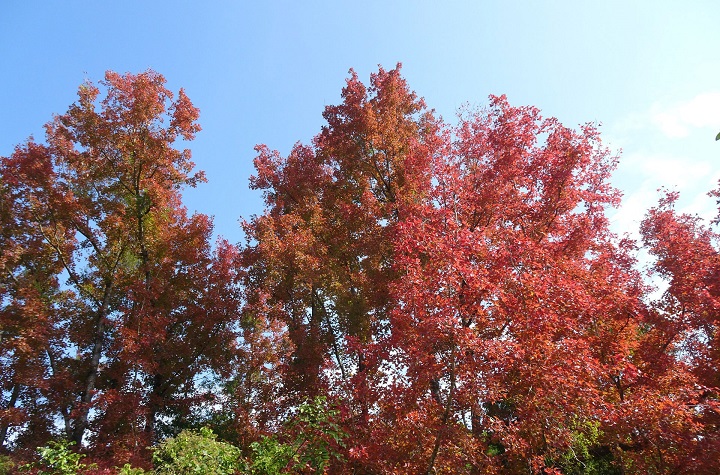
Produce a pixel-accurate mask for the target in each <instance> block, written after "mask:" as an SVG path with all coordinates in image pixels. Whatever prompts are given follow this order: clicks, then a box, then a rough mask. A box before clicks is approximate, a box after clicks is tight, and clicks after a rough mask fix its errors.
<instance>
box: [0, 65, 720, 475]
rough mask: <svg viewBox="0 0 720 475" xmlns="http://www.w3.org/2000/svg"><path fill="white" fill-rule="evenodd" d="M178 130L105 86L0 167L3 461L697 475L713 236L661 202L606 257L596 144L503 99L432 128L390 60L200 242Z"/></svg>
mask: <svg viewBox="0 0 720 475" xmlns="http://www.w3.org/2000/svg"><path fill="white" fill-rule="evenodd" d="M198 114H199V113H198V109H197V108H195V107H194V106H193V104H192V103H191V101H190V99H189V98H188V97H187V96H186V95H185V93H184V92H183V90H180V91H179V92H178V93H177V94H176V95H175V94H173V93H172V92H171V91H169V90H168V89H167V88H166V87H165V80H164V78H163V77H162V76H161V75H160V74H158V73H155V72H153V71H147V72H144V73H140V74H137V75H133V74H126V75H120V74H117V73H113V72H108V73H107V75H106V77H105V80H104V81H102V82H101V83H100V84H98V85H95V84H92V83H86V84H83V85H81V86H80V88H79V91H78V100H77V102H76V103H74V104H73V105H71V106H70V108H69V109H68V111H67V112H66V113H65V114H63V115H59V116H57V117H55V118H54V119H53V120H52V121H51V122H49V123H48V124H47V125H46V138H45V142H44V143H38V142H35V141H34V140H33V139H30V140H28V141H27V142H25V143H23V144H21V145H18V146H17V147H16V149H15V151H14V153H13V154H12V155H11V156H9V157H2V159H1V160H0V195H1V198H2V201H1V202H0V220H1V221H2V227H1V231H0V251H1V252H2V254H1V255H0V268H1V269H2V274H1V275H0V387H1V388H2V394H1V396H2V397H1V399H0V444H1V445H2V449H3V451H5V452H7V453H9V454H10V455H11V456H12V457H13V458H15V459H17V460H18V461H23V460H29V459H31V458H32V453H33V451H35V450H36V448H37V447H40V446H44V445H47V444H48V443H55V442H52V441H53V440H57V439H67V440H69V441H71V442H73V443H74V444H76V445H75V447H76V449H77V450H80V451H81V452H83V453H86V454H87V455H88V457H89V459H88V460H89V461H91V462H95V463H96V464H98V466H101V467H106V468H107V469H108V470H110V467H119V466H122V465H123V464H126V463H131V464H133V465H135V466H137V467H140V468H142V467H145V468H148V467H150V465H151V463H152V457H153V455H152V451H151V450H148V448H149V447H156V448H155V449H154V450H156V459H157V457H158V456H157V453H159V452H157V450H160V449H158V447H161V448H162V450H165V449H166V448H167V447H170V446H173V445H171V444H170V442H167V441H171V440H176V441H181V440H182V441H183V442H182V444H185V445H187V444H196V445H197V444H200V445H198V447H205V446H207V447H213V448H212V450H217V451H219V452H218V453H221V454H231V455H232V456H230V455H227V456H225V455H223V462H222V463H223V464H224V465H223V468H222V473H230V472H229V471H232V470H233V469H232V467H231V466H230V465H227V464H232V463H235V464H236V468H235V470H237V471H238V472H242V471H247V473H265V472H262V470H266V471H267V470H270V468H267V467H275V468H273V469H272V470H275V472H273V473H300V472H307V473H317V472H318V471H324V472H325V473H367V474H380V473H412V474H417V473H422V474H425V473H427V474H432V473H468V474H476V473H478V474H479V473H518V474H520V473H567V474H571V473H573V474H574V473H609V474H615V473H617V474H620V473H668V474H669V473H695V474H703V473H706V474H713V473H717V472H718V471H720V465H719V464H720V462H718V458H717V457H713V456H710V454H717V453H720V433H719V431H718V424H720V402H719V401H718V388H720V370H719V369H718V368H720V335H719V333H718V323H719V322H718V315H719V311H720V300H719V299H720V264H719V263H720V252H719V249H720V248H719V247H718V242H719V240H718V238H719V237H720V236H718V234H717V233H716V232H715V231H713V230H712V229H713V228H712V224H705V223H703V222H702V221H701V220H700V219H699V218H697V217H694V216H689V215H684V214H680V213H677V212H676V211H675V209H674V203H675V201H676V200H677V195H676V194H673V193H669V194H667V195H666V196H664V197H662V198H661V199H660V201H659V203H658V205H657V206H656V207H654V208H652V209H650V210H649V211H648V213H647V215H646V219H645V220H644V221H643V223H642V226H641V235H642V240H641V241H640V242H634V241H633V240H631V239H629V238H627V237H624V236H617V235H615V234H613V233H612V232H611V230H610V228H609V220H608V211H609V210H610V209H612V208H614V207H617V206H619V204H620V199H621V196H620V193H619V192H618V191H617V190H616V189H615V188H613V186H612V185H611V183H610V178H611V173H612V172H613V171H614V169H615V167H616V164H617V161H618V157H617V156H615V155H614V154H613V153H612V152H611V151H610V150H608V149H607V148H606V147H605V146H603V144H602V140H601V136H600V133H599V131H598V129H597V127H595V126H594V125H592V124H585V125H582V126H580V127H578V128H577V129H572V128H568V127H566V126H564V125H563V124H561V123H560V122H559V121H558V120H557V119H554V118H546V117H543V116H542V114H541V112H540V111H539V110H538V109H537V108H534V107H517V106H512V105H510V103H509V102H508V100H507V98H506V97H505V96H491V97H490V99H489V104H488V105H487V106H486V107H484V108H477V109H473V108H466V109H465V110H463V111H461V114H460V115H459V119H458V123H457V124H455V125H450V124H447V123H445V122H444V121H443V120H442V119H441V118H439V117H437V116H436V115H435V113H434V112H433V111H432V110H431V109H428V108H427V106H426V105H425V103H424V101H423V99H421V98H420V97H418V96H417V95H416V94H415V93H414V92H413V91H412V90H411V89H410V88H409V86H408V85H407V83H406V81H405V79H404V78H403V77H402V75H401V74H400V65H398V66H397V67H396V68H395V69H391V70H385V69H383V68H380V69H379V70H378V72H376V73H375V74H373V75H371V78H370V82H369V83H368V84H367V85H366V84H364V83H363V82H362V81H361V80H360V79H359V78H358V76H357V75H356V74H355V73H354V72H353V71H352V70H351V72H350V77H349V78H348V79H347V82H346V85H345V87H344V88H343V90H342V100H341V103H340V104H338V105H334V106H328V107H326V109H325V112H324V114H323V117H324V118H325V120H326V122H327V124H326V125H325V126H324V127H323V128H322V129H321V131H320V132H319V133H318V135H316V136H315V138H314V139H313V140H312V143H311V144H301V143H298V144H297V145H295V146H294V147H293V149H292V150H291V151H290V153H289V154H288V155H287V156H282V155H281V154H280V153H279V152H277V151H274V150H272V149H271V148H270V147H268V146H265V145H259V146H258V147H257V148H256V151H257V156H256V158H255V168H256V173H255V175H254V176H253V177H251V179H250V186H251V188H253V189H256V190H262V192H263V196H264V202H265V209H264V211H263V212H262V213H261V214H259V215H257V216H253V217H252V218H250V219H249V220H247V221H244V222H243V224H242V225H243V229H244V231H245V235H246V241H245V242H244V243H237V244H231V243H228V242H226V241H224V240H222V239H220V240H218V241H217V242H216V243H215V244H213V243H212V242H211V234H212V219H211V218H210V217H209V216H205V215H201V214H194V215H189V213H188V211H187V209H186V208H185V207H184V205H183V204H182V195H181V193H182V190H183V188H184V187H187V186H196V185H197V184H199V183H201V182H203V181H205V180H204V175H203V174H202V172H197V171H195V170H194V166H195V165H194V163H193V162H192V161H191V154H190V151H189V150H186V149H184V150H181V149H179V148H176V147H177V146H178V144H182V143H185V142H188V141H190V140H192V139H193V137H194V135H195V134H196V133H197V132H198V131H199V130H200V127H199V125H198V124H197V119H198ZM712 194H713V195H714V196H716V197H718V196H720V188H718V190H715V191H713V192H712ZM718 220H720V216H719V217H718ZM639 249H645V250H647V251H648V252H649V253H650V255H651V256H653V257H654V260H653V264H652V268H651V271H652V272H653V273H654V274H653V275H654V276H655V279H656V281H658V280H664V281H665V282H666V283H667V286H666V287H664V288H665V289H666V290H665V291H664V292H663V293H662V295H661V296H660V297H659V298H656V297H655V295H656V294H655V293H654V291H655V289H654V287H653V286H652V285H651V283H650V281H649V280H648V279H647V278H646V276H645V275H644V274H643V269H642V267H641V266H640V265H639V264H638V263H637V261H636V258H635V256H636V255H637V252H638V250H639ZM311 401H315V402H314V403H311ZM318 401H319V402H318ZM319 406H325V409H323V408H322V407H319ZM330 408H331V409H330ZM201 427H205V429H202V430H201V431H200V432H199V433H197V432H182V431H184V430H186V429H188V430H192V429H197V430H200V428H201ZM207 427H209V428H211V429H212V431H214V433H213V432H211V431H210V429H206V428H207ZM203 431H204V432H203ZM181 433H182V434H184V435H182V436H180V435H179V434H181ZM188 434H189V435H188ZM198 434H205V435H207V434H211V437H209V438H207V440H205V439H202V437H201V436H200V435H198ZM216 434H217V436H219V437H220V439H221V440H222V441H223V442H215V437H216ZM168 437H171V439H167V438H168ZM172 437H178V438H175V439H172ZM166 439H167V441H166V442H162V441H163V440H166ZM188 441H190V442H188ZM173 443H174V442H173ZM177 443H178V444H179V443H180V442H177ZM157 444H160V445H157ZM182 444H181V446H183V447H184V446H185V445H182ZM208 444H209V445H208ZM213 444H221V445H217V446H216V445H213ZM223 444H224V445H223ZM233 446H234V447H233ZM63 447H65V446H63ZM215 447H217V448H215ZM183 450H185V449H183ZM187 450H189V452H188V453H189V454H193V453H196V452H197V453H199V452H198V450H200V449H198V448H197V447H194V446H193V447H190V448H188V449H187ZM193 450H194V451H195V452H193ZM203 450H205V449H203ZM208 450H210V449H208ZM201 451H202V450H201ZM206 452H207V451H204V452H203V453H204V454H205V453H206ZM173 453H174V452H173ZM273 454H274V455H273ZM188 457H189V458H188ZM278 457H279V458H278ZM191 459H192V456H189V455H188V456H187V457H186V458H184V459H183V460H184V462H183V463H186V462H187V460H191ZM158 460H159V459H158ZM163 460H164V461H163V463H166V464H172V463H175V462H173V461H172V460H169V459H168V460H169V461H168V460H165V459H163ZM178 460H179V459H178ZM279 460H286V462H284V464H283V463H280V462H279ZM156 461H157V460H156ZM203 463H205V462H203ZM208 463H212V462H208ZM168 466H171V465H168ZM91 467H92V465H87V466H86V470H93V469H92V468H91ZM128 467H130V466H129V465H128V466H126V468H125V470H126V472H124V473H129V472H127V470H131V469H130V468H128ZM260 467H266V469H261V468H260ZM94 470H97V467H96V468H95V469H94ZM208 470H209V469H208ZM218 470H219V469H218ZM208 473H210V472H208ZM212 473H214V472H212ZM218 473H221V472H218ZM268 473H270V472H268Z"/></svg>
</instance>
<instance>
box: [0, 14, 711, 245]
mask: <svg viewBox="0 0 720 475" xmlns="http://www.w3.org/2000/svg"><path fill="white" fill-rule="evenodd" d="M0 58H1V60H2V62H0V155H8V154H10V153H11V152H12V149H13V147H14V146H15V145H16V144H18V143H21V142H23V141H24V140H25V139H26V138H27V137H28V136H29V135H31V134H32V135H34V136H35V137H36V139H38V140H40V139H42V136H43V129H42V126H43V124H44V123H45V122H47V121H49V120H50V119H51V118H52V115H53V114H55V113H63V112H64V111H65V110H67V107H68V106H69V105H70V104H71V103H72V102H73V101H74V100H75V98H76V95H75V94H76V90H77V87H78V85H79V84H80V83H82V82H83V80H84V79H86V78H87V79H90V80H93V81H97V80H100V79H102V77H103V74H104V72H105V71H106V70H108V69H112V70H115V71H118V72H133V73H137V72H141V71H144V70H146V69H148V68H151V69H154V70H156V71H158V72H160V73H162V74H163V75H165V77H166V78H167V79H168V85H169V87H170V88H171V89H172V90H174V91H177V89H179V88H180V87H184V88H185V90H186V92H187V93H188V95H189V97H190V99H191V100H192V101H193V103H194V104H195V105H196V106H197V107H199V108H200V111H201V116H200V123H201V125H202V127H203V131H202V132H201V133H200V134H198V137H197V139H196V140H195V141H194V142H193V143H192V144H191V145H190V146H191V148H192V150H193V157H194V160H195V162H196V163H197V165H198V168H200V169H203V170H205V171H206V172H207V175H208V179H209V183H207V184H204V185H200V186H199V187H198V188H197V189H195V190H190V191H188V192H186V194H185V196H186V199H185V202H186V204H187V205H188V207H189V208H190V209H192V210H197V211H200V212H203V213H208V214H211V215H214V216H215V223H216V232H217V233H218V234H220V235H223V236H225V237H227V238H228V239H229V240H230V241H233V242H237V241H239V240H240V239H241V238H242V233H241V231H240V228H239V225H238V219H239V218H240V217H249V216H250V215H252V214H259V213H261V212H262V202H261V199H260V195H259V193H256V192H251V191H250V190H249V189H248V186H247V185H248V177H249V176H250V174H251V173H252V172H253V169H252V159H253V157H254V151H253V146H254V145H255V144H257V143H266V144H267V145H268V146H270V147H271V148H276V149H278V150H280V151H281V152H282V153H283V154H285V153H286V152H287V151H288V150H289V149H290V147H291V146H292V144H293V143H295V142H296V141H303V142H309V141H310V139H311V138H312V137H313V136H314V135H315V134H316V133H318V132H319V131H320V127H321V126H322V125H323V119H322V116H321V113H322V110H323V107H324V106H325V105H330V104H335V103H337V102H339V100H340V90H341V88H342V87H343V85H344V80H345V78H346V77H347V75H348V69H349V68H351V67H352V68H354V69H355V70H356V71H357V72H358V74H359V75H360V77H361V78H363V80H365V81H366V80H367V79H368V77H369V74H370V73H371V72H372V71H375V70H376V69H377V65H378V64H380V65H383V66H384V67H385V68H392V67H393V66H394V65H395V64H396V63H397V62H402V63H403V74H404V75H405V77H406V78H407V80H408V82H409V84H410V86H411V88H413V89H414V90H415V91H416V92H417V93H418V94H419V95H420V96H423V97H425V99H426V102H427V104H428V106H430V107H431V108H434V109H435V110H436V111H437V112H438V113H439V114H440V115H442V116H443V117H444V118H445V120H446V121H447V122H451V123H452V122H454V115H455V112H456V110H457V109H458V107H460V106H461V105H463V103H470V104H474V105H483V104H485V103H486V99H487V96H488V94H507V95H508V99H509V100H510V102H511V104H514V105H526V104H529V105H535V106H537V107H539V108H540V109H541V110H542V111H543V114H544V115H546V116H556V117H558V118H559V119H560V120H561V121H562V122H563V123H565V124H566V125H569V126H573V127H574V126H577V125H578V124H580V123H584V122H598V123H601V124H602V127H601V130H602V132H603V135H604V137H605V140H606V142H608V143H609V145H611V146H612V147H613V148H614V149H620V148H622V149H623V154H622V158H621V165H620V167H619V169H618V172H617V173H616V175H615V184H616V185H617V186H619V187H620V188H621V189H623V190H624V192H625V204H624V206H623V208H622V209H621V210H620V211H619V212H617V213H615V215H614V226H615V229H616V231H618V232H635V231H636V229H637V225H638V223H639V220H640V219H642V214H643V211H644V210H645V209H647V208H648V207H650V206H652V205H653V204H654V203H655V202H656V200H657V197H658V194H657V191H656V190H657V188H658V187H660V186H663V185H664V186H667V187H669V188H671V189H677V190H679V191H681V192H682V194H683V197H684V198H683V201H682V202H681V204H682V206H683V207H685V208H686V209H687V210H689V211H692V212H700V213H704V214H705V215H710V216H712V215H714V209H715V208H714V202H713V200H711V199H710V198H707V197H706V196H705V192H706V191H708V190H709V189H711V188H714V187H715V184H716V183H717V180H718V178H720V142H715V141H714V137H715V135H716V134H717V133H718V131H720V8H718V4H717V2H716V1H711V0H708V1H684V2H680V1H670V0H667V1H665V0H655V1H639V0H637V1H627V0H622V1H614V0H613V1H609V0H603V1H594V2H590V1H578V0H567V1H564V0H563V1H561V0H557V1H550V0H548V1H530V0H528V1H511V0H508V1H480V0H476V1H470V0H468V1H462V2H461V1H452V0H446V1H439V0H438V1H422V0H416V1H392V0H384V1H376V0H365V1H353V2H349V1H340V0H335V1H313V0H304V1H298V0H292V1H271V0H267V1H260V0H253V1H241V0H234V1H229V0H228V1H211V0H208V1H177V0H176V1H165V0H163V1H160V0H152V1H151V0H145V1H136V0H119V1H100V0H98V1H90V0H86V1H75V0H62V1H61V0H45V1H39V0H0Z"/></svg>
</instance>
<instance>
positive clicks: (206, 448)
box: [127, 427, 241, 475]
mask: <svg viewBox="0 0 720 475" xmlns="http://www.w3.org/2000/svg"><path fill="white" fill-rule="evenodd" d="M216 439H217V436H216V435H215V434H214V433H213V431H212V430H210V429H208V428H206V427H203V428H202V429H200V431H199V432H196V431H192V430H184V431H182V432H181V433H180V434H178V435H177V436H176V437H172V438H169V439H166V440H165V441H163V442H162V443H160V444H158V446H157V447H155V448H154V449H153V463H154V465H155V473H156V474H158V475H231V474H232V473H235V472H236V471H237V470H239V469H240V465H241V463H240V455H241V454H240V449H238V448H237V447H235V446H233V445H230V444H228V443H225V442H220V441H218V440H216ZM127 473H128V474H133V475H134V473H133V472H127ZM135 473H137V472H135ZM140 473H142V472H140Z"/></svg>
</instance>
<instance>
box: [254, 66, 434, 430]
mask: <svg viewBox="0 0 720 475" xmlns="http://www.w3.org/2000/svg"><path fill="white" fill-rule="evenodd" d="M342 97H343V102H342V104H341V105H338V106H330V107H328V108H326V110H325V112H324V117H325V119H326V120H327V122H328V124H327V126H326V127H324V128H323V130H322V132H321V133H320V134H319V135H318V136H317V137H316V138H315V139H314V141H313V145H312V146H305V145H302V144H298V145H296V146H295V147H294V148H293V149H292V151H291V152H290V154H289V155H288V157H286V158H285V157H281V156H280V154H279V153H278V152H276V151H271V150H270V149H269V148H267V147H266V146H260V147H258V148H257V150H258V153H259V154H258V157H257V158H256V159H255V166H256V168H257V174H256V175H255V176H254V177H253V178H252V179H251V186H252V187H253V188H255V189H261V190H265V192H264V196H265V202H266V212H265V214H263V215H262V216H257V217H254V218H253V219H252V220H251V221H250V222H248V223H246V224H245V231H246V234H247V236H248V246H247V247H246V249H245V251H244V256H243V263H244V266H245V267H246V268H247V269H248V275H247V281H246V285H245V288H246V293H247V299H246V301H247V305H246V307H245V312H246V313H248V314H251V315H255V314H262V315H265V316H266V318H268V319H269V320H274V321H280V322H282V323H283V324H284V325H286V326H287V329H288V336H289V339H290V342H291V343H292V354H290V355H289V357H288V359H287V360H286V364H287V372H286V376H285V381H284V388H285V395H286V397H288V398H289V400H290V403H289V404H290V405H292V404H294V402H292V401H297V400H298V398H302V397H311V396H313V395H315V394H317V393H318V392H330V393H333V394H335V395H336V396H340V397H343V398H345V399H346V400H347V401H349V402H350V403H349V406H348V409H349V410H350V412H351V413H352V414H353V417H354V420H355V422H356V425H357V426H358V427H364V422H363V421H365V422H366V420H367V418H368V417H369V414H368V411H369V406H370V404H371V399H372V398H371V397H370V394H368V393H367V390H368V385H367V384H368V383H367V379H368V377H369V373H368V372H367V368H368V362H367V361H366V356H367V353H366V351H365V347H366V346H367V345H368V344H370V343H371V342H372V341H373V339H374V338H375V337H376V336H377V335H379V334H382V333H383V332H385V331H387V325H388V321H389V320H388V318H389V314H388V312H389V311H390V309H391V308H392V307H393V302H392V300H393V299H392V297H391V296H390V294H389V289H390V282H391V281H392V280H393V279H395V278H396V276H397V273H396V271H395V270H394V269H393V261H394V247H393V245H394V235H395V233H396V227H397V223H398V222H399V221H400V220H401V219H402V218H401V213H402V212H403V209H404V207H406V206H410V203H414V202H418V201H419V200H420V199H421V197H422V196H423V194H424V193H426V191H427V189H428V188H429V183H430V175H429V165H430V162H429V161H428V160H427V159H426V156H425V155H426V154H427V152H424V149H425V148H430V147H433V146H434V143H435V142H436V141H437V136H436V131H437V130H438V124H437V121H436V120H435V119H434V118H433V116H432V114H431V113H430V112H428V111H427V110H426V109H425V106H424V103H423V102H422V100H420V99H418V98H417V97H416V96H415V94H414V93H412V92H411V91H409V89H408V87H407V84H406V83H405V81H404V79H402V77H401V76H400V73H399V68H398V69H394V70H391V71H385V70H383V69H380V71H379V72H378V73H377V74H374V75H373V76H372V78H371V85H370V87H366V86H365V85H363V84H362V82H361V81H360V80H359V79H358V77H357V75H356V74H355V73H354V72H351V77H350V78H349V79H348V81H347V84H346V86H345V88H344V89H343V91H342ZM419 154H422V155H419Z"/></svg>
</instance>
